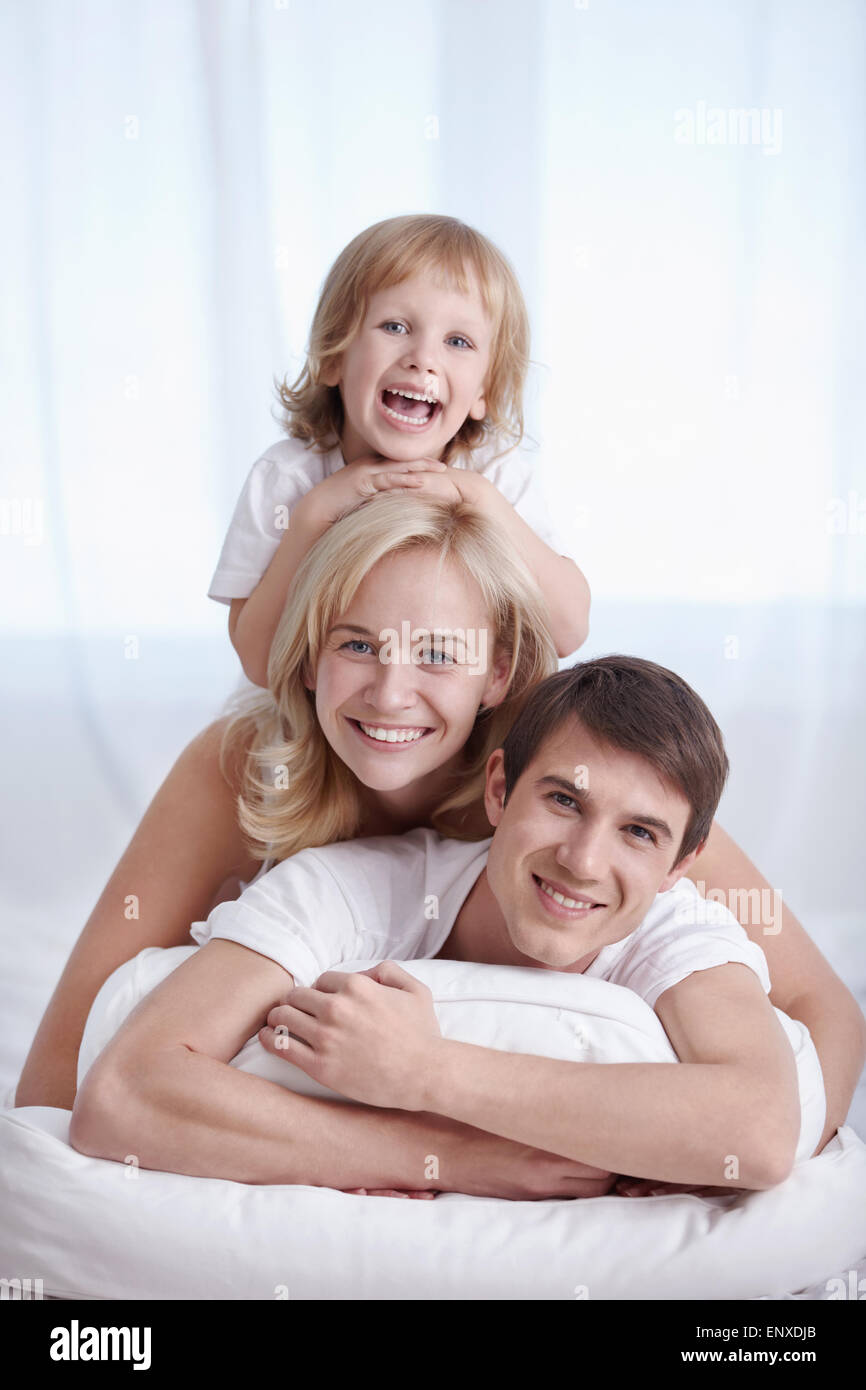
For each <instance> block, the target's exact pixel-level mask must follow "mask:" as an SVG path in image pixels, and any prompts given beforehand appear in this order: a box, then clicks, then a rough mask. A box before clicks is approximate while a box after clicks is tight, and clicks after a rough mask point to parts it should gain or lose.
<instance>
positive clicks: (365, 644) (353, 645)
mask: <svg viewBox="0 0 866 1390" xmlns="http://www.w3.org/2000/svg"><path fill="white" fill-rule="evenodd" d="M347 647H351V648H352V649H353V650H354V649H356V648H358V647H366V648H367V651H368V652H371V651H372V650H373V648H372V646H371V645H370V643H369V642H363V641H362V640H361V638H360V637H353V638H352V640H351V641H350V642H344V643H343V647H342V650H343V651H345V650H346V648H347ZM358 655H359V656H363V655H364V653H363V652H358Z"/></svg>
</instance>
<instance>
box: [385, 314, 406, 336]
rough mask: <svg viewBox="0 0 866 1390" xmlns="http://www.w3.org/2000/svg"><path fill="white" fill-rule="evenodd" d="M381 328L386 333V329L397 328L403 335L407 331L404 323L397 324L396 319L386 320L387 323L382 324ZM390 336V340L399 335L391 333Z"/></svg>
mask: <svg viewBox="0 0 866 1390" xmlns="http://www.w3.org/2000/svg"><path fill="white" fill-rule="evenodd" d="M382 327H383V328H384V329H385V331H386V332H387V331H388V329H390V328H399V329H400V330H401V331H402V332H403V333H407V332H408V329H407V328H406V325H405V323H400V322H398V320H397V319H388V321H387V322H386V323H383V324H382ZM390 336H391V337H392V338H396V337H398V336H399V335H398V334H397V333H392V334H391V335H390Z"/></svg>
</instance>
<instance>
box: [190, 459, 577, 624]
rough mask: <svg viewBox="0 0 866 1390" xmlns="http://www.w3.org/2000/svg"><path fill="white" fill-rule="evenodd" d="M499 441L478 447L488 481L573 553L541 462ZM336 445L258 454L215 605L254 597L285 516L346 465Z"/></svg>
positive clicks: (458, 464)
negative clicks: (550, 503) (555, 517)
mask: <svg viewBox="0 0 866 1390" xmlns="http://www.w3.org/2000/svg"><path fill="white" fill-rule="evenodd" d="M496 452H497V449H496V446H494V445H492V444H490V445H486V446H485V447H484V448H481V449H476V450H475V451H474V453H473V461H472V467H471V469H469V465H468V462H467V461H466V460H463V459H461V460H460V461H457V460H455V462H454V464H453V465H452V466H453V467H454V468H466V469H469V471H471V472H473V473H481V474H483V476H484V477H485V478H488V479H489V481H490V482H491V483H493V485H494V487H496V488H497V489H498V490H499V492H501V493H502V496H503V497H505V498H506V499H507V500H508V501H509V502H510V503H511V505H512V506H513V507H514V509H515V511H516V512H517V513H518V515H519V516H521V517H522V518H523V520H524V521H525V522H526V524H527V526H530V527H531V528H532V530H533V531H534V532H535V534H536V535H537V536H538V537H539V539H540V540H542V541H544V542H545V544H547V545H549V546H550V547H551V549H553V550H555V551H556V552H557V554H559V555H569V556H571V558H574V556H573V555H572V553H571V550H570V549H569V548H568V547H567V545H565V544H564V542H563V540H562V538H560V536H559V535H558V534H557V533H556V531H555V530H554V528H553V526H552V525H551V522H550V518H549V516H548V511H547V504H546V502H545V498H544V492H543V489H542V485H541V481H540V478H539V476H538V471H537V465H535V464H534V463H533V461H532V459H531V458H529V457H528V456H527V454H526V452H525V451H524V450H521V449H512V450H510V451H509V452H508V453H505V454H502V455H501V456H500V457H498V458H497V457H496ZM344 466H345V465H344V462H343V455H342V453H341V451H340V448H339V446H337V447H336V448H334V449H331V451H330V452H329V453H325V454H322V453H317V452H316V451H315V450H313V449H308V448H307V447H306V446H305V444H304V443H303V441H302V440H300V439H282V440H280V441H279V442H278V443H277V444H274V445H272V446H271V448H270V449H266V450H265V452H264V453H263V454H262V456H261V458H259V459H257V460H256V462H255V463H254V464H253V466H252V469H251V470H250V474H249V477H248V478H247V480H246V482H245V483H244V487H243V491H242V492H241V495H240V497H239V498H238V503H237V506H236V507H235V510H234V515H233V517H232V519H231V523H230V525H229V529H228V534H227V535H226V538H225V541H224V543H223V548H222V551H221V553H220V557H219V561H218V563H217V567H216V571H215V573H214V576H213V579H212V580H211V583H210V588H209V589H208V597H209V598H213V599H216V600H217V602H218V603H230V602H231V600H232V599H233V598H249V596H250V594H251V593H252V591H253V589H255V587H256V585H257V584H258V582H259V580H260V579H261V577H262V575H263V574H264V572H265V570H266V569H267V567H268V565H269V564H270V562H271V560H272V559H273V557H274V553H275V551H276V549H277V547H278V546H279V543H280V541H281V540H282V538H283V536H284V535H285V532H286V520H287V518H288V517H289V516H291V513H292V511H293V510H294V508H295V507H296V506H297V504H298V502H299V501H300V500H301V498H302V497H303V496H304V494H305V493H307V492H310V491H311V490H312V489H313V488H314V487H315V486H316V485H317V484H318V483H321V482H323V481H324V480H325V478H330V477H331V475H332V474H333V473H336V472H338V471H339V469H341V468H343V467H344Z"/></svg>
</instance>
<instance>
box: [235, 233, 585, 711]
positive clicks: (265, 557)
mask: <svg viewBox="0 0 866 1390" xmlns="http://www.w3.org/2000/svg"><path fill="white" fill-rule="evenodd" d="M528 349H529V329H528V320H527V313H526V306H525V304H524V301H523V296H522V294H521V292H520V287H519V285H518V283H517V280H516V278H515V276H514V273H513V271H512V270H511V267H510V266H509V264H508V262H507V261H506V259H505V257H504V256H503V255H502V253H501V252H500V251H498V250H497V249H496V247H495V246H493V245H492V244H491V243H490V242H489V241H488V240H487V238H486V237H483V236H481V234H480V233H479V232H476V231H474V230H473V229H472V228H471V227H467V226H466V225H465V224H464V223H462V222H458V221H457V220H456V219H455V218H451V217H438V216H432V215H418V216H408V217H392V218H389V219H387V220H386V221H384V222H378V223H376V225H375V226H373V227H369V228H367V230H366V231H364V232H361V234H360V235H359V236H357V237H355V239H354V241H352V242H350V243H349V245H348V246H347V247H346V249H345V250H344V251H343V252H342V253H341V254H340V255H339V256H338V258H337V260H336V262H335V263H334V265H333V267H332V268H331V270H330V272H329V274H328V276H327V278H326V280H325V284H324V287H323V290H322V293H321V296H320V299H319V304H318V307H317V309H316V312H315V315H314V317H313V325H312V331H311V334H310V348H309V354H308V358H307V363H306V366H305V367H304V370H303V371H302V372H301V375H300V376H299V377H298V379H297V381H296V382H295V383H294V385H293V386H291V387H289V386H287V385H286V384H285V383H283V385H282V387H281V388H280V398H281V400H282V402H283V404H284V406H285V408H286V413H287V418H286V426H287V430H288V434H289V439H288V440H284V441H282V442H281V443H279V444H276V445H274V446H273V447H272V448H270V449H268V450H267V452H266V453H265V454H263V455H262V457H261V458H260V459H258V460H257V462H256V463H255V464H254V465H253V468H252V471H251V472H250V475H249V477H248V478H247V481H246V484H245V486H244V489H243V492H242V493H241V496H240V500H239V501H238V504H237V507H236V508H235V513H234V516H233V518H232V522H231V525H230V528H229V532H228V535H227V537H226V540H225V543H224V545H223V549H222V553H221V555H220V559H219V563H218V565H217V569H216V573H215V574H214V577H213V580H212V582H211V586H210V589H209V591H208V593H209V596H210V597H211V598H214V599H216V600H217V601H219V602H221V603H229V604H230V612H229V633H230V636H231V639H232V642H233V644H234V646H235V649H236V650H237V652H238V655H239V656H240V659H241V663H242V665H243V668H244V671H245V673H246V675H247V676H248V677H249V679H250V680H251V681H252V682H253V683H254V684H256V685H261V686H264V685H266V684H267V670H268V657H269V653H270V648H271V642H272V640H273V636H274V633H275V631H276V628H277V624H278V622H279V618H280V614H281V613H282V610H283V606H284V604H285V601H286V593H287V591H288V587H289V585H290V583H291V580H292V578H293V576H294V574H295V571H296V570H297V568H298V565H299V564H300V562H301V560H302V559H303V557H304V555H305V554H306V553H307V551H308V550H309V549H310V547H311V546H312V545H313V543H314V542H315V541H316V540H317V539H318V537H319V536H320V535H322V533H323V532H324V531H325V530H327V528H328V527H329V526H331V525H332V524H333V522H335V521H336V520H337V519H338V518H339V517H340V516H342V515H343V513H345V512H346V511H348V510H349V509H350V508H351V507H354V506H356V505H357V503H358V502H359V501H361V500H363V499H364V498H366V497H370V496H372V495H373V494H374V493H376V492H381V491H384V490H388V489H395V488H397V489H399V488H402V489H414V490H420V491H423V492H426V493H430V494H433V495H437V496H441V497H446V498H449V499H451V500H460V499H462V500H464V501H466V502H468V503H470V504H471V505H472V506H474V507H476V508H477V509H478V510H480V511H482V512H484V513H486V514H488V515H489V516H491V517H493V518H495V519H496V521H497V523H498V524H499V525H500V526H501V527H502V530H503V532H504V534H505V535H506V537H507V538H508V539H509V541H510V542H511V543H512V544H513V547H514V551H515V553H516V554H517V555H519V556H520V558H521V559H522V560H523V561H524V563H525V565H526V567H527V568H528V569H529V571H530V572H531V573H532V575H533V577H534V578H535V580H536V583H537V584H538V586H539V588H540V589H541V592H542V594H543V595H544V598H545V600H546V603H547V606H548V609H549V613H550V627H551V632H552V634H553V637H554V641H555V643H556V648H557V653H558V655H559V656H567V655H569V654H570V653H571V652H573V651H575V650H576V649H577V648H578V647H580V646H581V645H582V643H583V642H584V641H585V640H586V635H587V631H588V615H589V587H588V585H587V582H586V580H585V578H584V576H583V574H582V573H581V571H580V570H579V568H578V567H577V565H576V563H575V562H574V561H573V560H572V559H571V558H569V557H568V555H567V554H566V553H565V552H566V550H567V549H568V544H567V543H563V542H560V541H559V540H558V539H557V538H556V537H555V535H554V532H553V529H552V528H551V526H550V523H549V520H548V517H547V514H546V508H545V505H544V501H543V494H542V491H541V488H540V486H539V482H538V479H537V478H536V477H535V475H534V474H533V471H532V468H531V466H530V464H529V462H528V460H527V459H526V457H525V455H523V454H521V453H520V452H518V448H517V446H518V445H519V444H520V441H521V439H522V438H523V413H522V392H523V385H524V379H525V376H526V369H527V365H528V360H529V357H528Z"/></svg>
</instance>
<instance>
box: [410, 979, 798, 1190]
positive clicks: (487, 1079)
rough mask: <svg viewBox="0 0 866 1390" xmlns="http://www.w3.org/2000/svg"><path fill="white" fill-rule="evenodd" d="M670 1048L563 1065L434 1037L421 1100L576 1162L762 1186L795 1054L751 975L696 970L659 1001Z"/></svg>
mask: <svg viewBox="0 0 866 1390" xmlns="http://www.w3.org/2000/svg"><path fill="white" fill-rule="evenodd" d="M656 1012H657V1014H658V1016H659V1018H660V1019H661V1021H662V1023H663V1025H664V1027H665V1031H666V1032H667V1034H668V1037H669V1038H670V1040H671V1044H672V1046H673V1048H674V1050H675V1052H676V1053H677V1056H678V1057H679V1059H680V1064H679V1065H677V1066H673V1065H667V1064H665V1063H612V1064H593V1063H573V1062H563V1061H556V1060H550V1059H547V1058H542V1057H528V1056H522V1055H519V1054H509V1053H496V1052H493V1051H490V1050H488V1049H486V1048H476V1047H470V1046H467V1045H465V1044H462V1043H454V1042H448V1041H445V1042H443V1050H442V1054H441V1062H440V1064H439V1065H438V1066H435V1067H433V1068H431V1077H432V1084H431V1086H430V1089H429V1091H428V1096H427V1102H426V1108H428V1109H431V1110H435V1111H438V1112H441V1113H442V1114H446V1115H450V1116H453V1117H454V1118H455V1119H464V1120H465V1119H466V1118H467V1117H468V1116H470V1115H471V1116H472V1117H473V1119H472V1122H473V1123H474V1124H477V1125H481V1126H482V1127H483V1128H485V1129H489V1130H491V1131H493V1132H494V1133H496V1134H503V1135H506V1136H507V1137H509V1138H511V1139H522V1140H523V1141H524V1142H525V1143H532V1144H535V1145H536V1146H537V1147H540V1148H545V1149H549V1150H550V1151H551V1152H553V1153H561V1154H564V1155H567V1156H569V1157H572V1158H577V1159H581V1160H582V1161H583V1162H584V1163H591V1164H597V1165H598V1166H599V1167H604V1168H610V1169H612V1170H614V1171H616V1172H620V1173H629V1174H632V1175H633V1176H635V1177H651V1178H655V1179H657V1180H660V1181H666V1182H682V1183H707V1184H712V1185H724V1184H725V1183H728V1182H729V1183H730V1185H731V1186H732V1187H742V1188H765V1187H772V1186H775V1184H776V1183H779V1182H781V1181H783V1180H784V1178H786V1177H787V1176H788V1174H789V1173H790V1171H791V1168H792V1166H793V1162H794V1155H795V1153H796V1147H797V1139H798V1137H799V1131H800V1103H799V1091H798V1083H797V1072H796V1064H795V1061H794V1055H793V1052H792V1050H791V1046H790V1043H789V1042H788V1039H787V1038H786V1036H785V1034H784V1032H783V1030H782V1027H781V1025H780V1024H779V1022H778V1020H777V1018H776V1016H775V1014H774V1013H773V1009H772V1006H771V1005H770V1003H769V1001H768V999H767V997H766V995H765V994H764V991H763V988H762V986H761V983H760V981H759V980H758V978H757V976H756V975H755V974H754V973H753V972H752V971H751V970H750V969H749V967H748V966H745V965H741V964H734V963H730V964H727V965H721V966H715V967H714V968H712V969H709V970H701V971H696V972H695V973H694V974H692V975H689V976H688V977H687V978H686V979H685V980H683V981H681V982H680V983H679V984H678V985H675V986H674V987H673V988H671V989H668V990H666V991H665V993H664V994H662V995H661V996H660V997H659V999H658V1000H657V1002H656Z"/></svg>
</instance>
